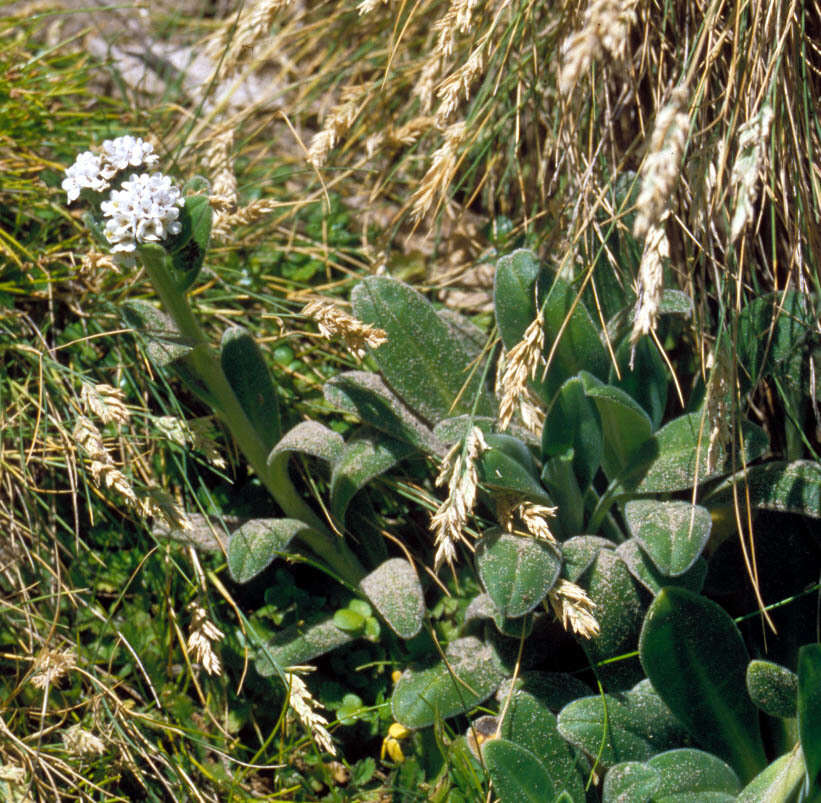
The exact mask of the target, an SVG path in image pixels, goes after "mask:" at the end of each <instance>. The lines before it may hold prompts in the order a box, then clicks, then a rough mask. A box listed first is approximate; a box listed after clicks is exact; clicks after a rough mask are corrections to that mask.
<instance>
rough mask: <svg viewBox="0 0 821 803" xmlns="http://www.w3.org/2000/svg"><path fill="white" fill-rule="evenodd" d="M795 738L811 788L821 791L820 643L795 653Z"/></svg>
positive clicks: (816, 791) (808, 645) (807, 645)
mask: <svg viewBox="0 0 821 803" xmlns="http://www.w3.org/2000/svg"><path fill="white" fill-rule="evenodd" d="M798 737H799V739H800V740H801V749H802V751H803V752H804V764H805V765H806V767H807V777H808V779H809V784H810V788H811V789H812V790H813V791H814V792H815V793H816V795H817V793H818V790H819V789H821V644H805V645H804V646H803V647H801V649H799V650H798Z"/></svg>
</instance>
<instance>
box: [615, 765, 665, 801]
mask: <svg viewBox="0 0 821 803" xmlns="http://www.w3.org/2000/svg"><path fill="white" fill-rule="evenodd" d="M659 786H661V777H660V776H659V774H658V772H656V770H654V769H653V768H652V767H650V766H649V765H647V764H643V763H642V762H641V761H624V762H622V763H621V764H616V766H615V767H611V768H610V769H609V770H608V771H607V775H605V776H604V787H603V788H602V801H603V803H645V801H649V800H655V797H654V793H655V791H656V790H657V789H658V788H659Z"/></svg>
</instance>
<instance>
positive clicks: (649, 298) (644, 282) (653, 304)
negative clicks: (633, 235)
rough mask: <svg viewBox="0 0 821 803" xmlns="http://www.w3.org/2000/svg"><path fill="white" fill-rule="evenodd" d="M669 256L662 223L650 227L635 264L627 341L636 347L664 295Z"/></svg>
mask: <svg viewBox="0 0 821 803" xmlns="http://www.w3.org/2000/svg"><path fill="white" fill-rule="evenodd" d="M669 256H670V243H669V242H668V240H667V234H666V233H665V231H664V225H663V221H662V223H660V224H658V225H653V226H651V228H650V230H649V231H648V232H647V237H646V239H645V241H644V251H643V253H642V255H641V264H640V265H639V277H638V287H637V288H636V290H637V295H638V298H637V299H636V309H635V314H634V318H633V331H632V333H631V334H630V342H631V343H632V344H634V345H635V344H636V342H637V341H638V339H639V338H640V337H642V336H643V335H646V334H649V333H650V332H651V331H652V330H653V329H655V326H656V318H657V317H658V309H659V305H660V304H661V297H662V294H663V293H664V263H663V260H664V259H667V258H668V257H669ZM631 362H632V360H631Z"/></svg>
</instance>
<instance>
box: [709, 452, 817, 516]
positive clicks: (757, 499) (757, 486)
mask: <svg viewBox="0 0 821 803" xmlns="http://www.w3.org/2000/svg"><path fill="white" fill-rule="evenodd" d="M733 485H736V486H737V490H738V493H739V495H740V498H742V499H746V498H749V500H750V504H751V505H752V506H753V507H757V508H762V509H764V510H777V511H779V512H782V513H799V514H801V515H803V516H811V517H812V518H814V519H818V518H821V465H819V464H818V463H816V462H814V461H812V460H795V461H794V462H792V463H785V462H783V461H776V462H772V463H762V464H760V465H757V466H751V467H750V468H748V469H747V471H746V472H744V471H739V472H738V474H735V475H734V476H732V477H730V478H729V479H727V480H725V481H724V482H722V483H721V484H720V485H719V486H717V487H716V488H714V489H713V490H712V492H711V493H710V494H709V495H708V496H706V497H705V498H704V500H703V501H704V503H705V504H708V503H709V505H710V506H711V507H712V506H715V505H722V504H730V503H731V502H732V499H733V490H732V489H733ZM748 492H749V497H747V493H748Z"/></svg>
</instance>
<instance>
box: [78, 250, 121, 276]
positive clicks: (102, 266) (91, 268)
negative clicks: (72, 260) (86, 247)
mask: <svg viewBox="0 0 821 803" xmlns="http://www.w3.org/2000/svg"><path fill="white" fill-rule="evenodd" d="M109 270H110V271H113V272H114V273H119V272H120V266H119V265H118V264H117V262H116V261H115V260H114V258H113V257H112V256H111V254H102V253H100V252H99V251H89V253H87V254H84V255H83V257H82V259H81V260H80V272H81V273H82V274H83V275H86V276H88V275H93V274H95V273H97V272H99V271H109Z"/></svg>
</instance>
